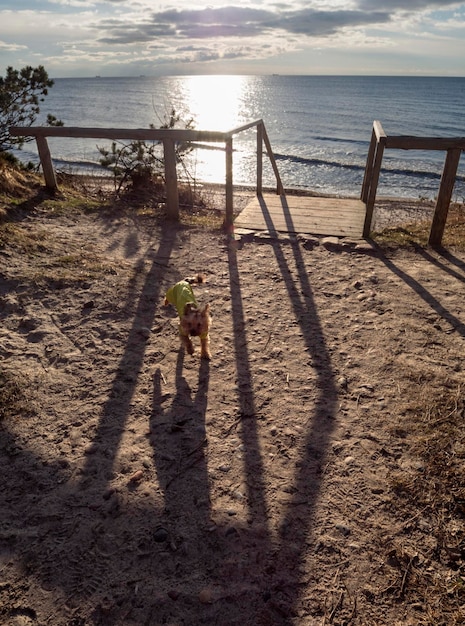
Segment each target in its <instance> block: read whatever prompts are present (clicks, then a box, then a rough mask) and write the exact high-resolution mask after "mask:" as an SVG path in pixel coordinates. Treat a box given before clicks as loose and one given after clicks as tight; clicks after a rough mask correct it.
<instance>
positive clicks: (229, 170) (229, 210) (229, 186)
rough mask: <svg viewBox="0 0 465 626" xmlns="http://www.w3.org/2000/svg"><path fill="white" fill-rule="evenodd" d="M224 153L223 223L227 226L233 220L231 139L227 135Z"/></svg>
mask: <svg viewBox="0 0 465 626" xmlns="http://www.w3.org/2000/svg"><path fill="white" fill-rule="evenodd" d="M225 153H226V216H225V225H226V227H229V226H231V225H232V223H233V221H234V210H233V140H232V137H228V138H227V139H226V142H225Z"/></svg>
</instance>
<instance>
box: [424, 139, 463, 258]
mask: <svg viewBox="0 0 465 626" xmlns="http://www.w3.org/2000/svg"><path fill="white" fill-rule="evenodd" d="M461 153H462V150H461V149H460V148H453V149H450V150H448V151H447V155H446V161H445V163H444V169H443V171H442V177H441V185H440V187H439V193H438V199H437V201H436V208H435V210H434V216H433V223H432V224H431V230H430V234H429V241H428V243H429V245H430V246H440V245H441V242H442V236H443V234H444V228H445V226H446V221H447V214H448V212H449V205H450V201H451V198H452V192H453V190H454V184H455V177H456V175H457V168H458V165H459V161H460V155H461Z"/></svg>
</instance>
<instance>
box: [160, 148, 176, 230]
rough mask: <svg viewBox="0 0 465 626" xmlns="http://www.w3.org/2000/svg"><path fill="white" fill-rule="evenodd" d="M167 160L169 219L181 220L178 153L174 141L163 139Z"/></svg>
mask: <svg viewBox="0 0 465 626" xmlns="http://www.w3.org/2000/svg"><path fill="white" fill-rule="evenodd" d="M163 151H164V159H165V187H166V208H167V214H168V218H169V219H173V220H179V195H178V177H177V174H176V152H175V149H174V141H173V140H172V139H163Z"/></svg>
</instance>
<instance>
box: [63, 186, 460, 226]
mask: <svg viewBox="0 0 465 626" xmlns="http://www.w3.org/2000/svg"><path fill="white" fill-rule="evenodd" d="M65 176H69V177H71V178H72V179H75V180H77V181H79V182H81V183H83V184H84V186H86V185H89V183H91V186H92V187H93V188H94V189H93V190H94V191H96V190H97V188H98V185H99V183H105V187H108V186H111V188H112V189H113V183H112V179H109V177H107V176H93V175H86V174H65ZM183 182H185V181H179V183H180V184H182V183H183ZM192 187H193V189H194V190H195V191H196V192H197V193H198V194H199V196H200V197H201V198H202V199H203V200H204V201H205V202H206V204H207V205H214V206H212V207H211V208H216V209H220V210H223V211H224V210H225V207H226V189H225V184H224V183H208V182H207V183H206V182H202V181H196V182H195V184H193V185H192ZM275 191H276V188H275V187H263V192H264V193H275ZM284 191H285V193H286V194H288V195H298V196H309V197H318V198H358V196H357V195H353V196H349V195H342V194H323V193H319V192H316V191H312V190H311V189H302V188H285V190H284ZM254 196H255V186H252V185H233V203H234V215H235V216H237V215H238V214H239V213H241V211H242V210H243V209H244V208H245V207H246V206H247V204H248V203H249V202H250V201H251V199H252V198H253V197H254ZM435 204H436V203H435V201H434V200H429V199H421V198H410V197H404V198H399V197H394V196H378V197H377V199H376V202H375V208H374V214H373V230H374V231H376V230H382V229H384V228H390V227H395V226H399V225H400V224H407V223H412V222H418V221H428V220H431V219H432V217H433V214H434V209H435ZM452 204H453V202H451V205H452Z"/></svg>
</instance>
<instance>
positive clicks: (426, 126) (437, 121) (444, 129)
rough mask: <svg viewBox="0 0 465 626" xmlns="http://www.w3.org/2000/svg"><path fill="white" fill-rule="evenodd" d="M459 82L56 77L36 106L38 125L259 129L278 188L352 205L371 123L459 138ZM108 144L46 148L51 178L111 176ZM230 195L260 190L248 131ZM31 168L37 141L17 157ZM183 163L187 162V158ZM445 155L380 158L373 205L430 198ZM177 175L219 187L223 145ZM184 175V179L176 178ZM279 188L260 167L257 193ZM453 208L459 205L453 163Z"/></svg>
mask: <svg viewBox="0 0 465 626" xmlns="http://www.w3.org/2000/svg"><path fill="white" fill-rule="evenodd" d="M464 103H465V78H452V77H447V78H442V77H411V76H409V77H393V76H389V77H387V76H382V77H381V76H380V77H377V76H300V75H299V76H283V75H267V76H237V75H231V76H229V75H228V76H226V75H225V76H218V75H211V76H210V75H208V76H172V77H148V76H137V77H130V78H129V77H126V78H107V77H99V76H96V77H93V78H57V79H55V82H54V86H53V87H52V88H51V89H50V90H49V93H48V95H47V96H46V97H45V98H44V100H43V102H41V105H40V108H41V112H40V115H39V118H38V120H37V123H38V124H41V123H44V120H45V119H46V116H47V114H52V115H54V116H56V117H57V118H59V119H60V120H61V121H62V122H63V123H64V125H65V126H82V127H109V128H149V127H150V125H153V126H155V127H156V128H158V127H160V126H161V125H162V124H164V123H165V122H166V120H167V119H168V118H169V116H170V113H171V112H172V111H174V112H175V113H176V115H177V116H179V118H180V122H179V125H180V126H181V127H183V126H185V125H186V124H187V123H188V122H189V121H190V120H192V122H191V123H192V127H193V128H196V129H198V130H219V131H229V130H232V129H234V128H237V127H240V126H243V125H246V124H248V123H249V122H252V121H255V120H259V119H261V120H263V122H264V124H265V128H266V131H267V134H268V137H269V139H270V143H271V147H272V150H273V152H274V155H275V158H276V161H277V166H278V169H279V172H280V175H281V179H282V181H283V184H284V187H285V188H288V189H296V190H305V191H311V192H315V193H319V194H331V195H333V194H335V195H338V196H349V197H358V196H359V195H360V191H361V185H362V181H363V174H364V169H365V163H366V158H367V152H368V146H369V142H370V138H371V132H372V127H373V121H374V120H378V121H380V122H381V124H382V126H383V128H384V131H385V132H386V134H387V135H416V136H420V137H426V136H428V137H465V111H464ZM109 144H111V142H109V141H108V140H101V141H99V140H95V139H94V140H83V139H77V138H68V139H58V138H50V139H49V146H50V150H51V154H52V159H53V161H54V164H55V167H56V168H57V170H61V171H66V172H69V173H95V174H99V175H101V174H102V173H106V174H108V171H107V170H105V169H103V168H102V166H101V165H100V159H101V154H100V151H99V148H102V147H103V148H109ZM233 149H234V152H233V182H234V185H241V186H242V185H243V186H249V185H250V186H253V185H254V184H255V180H256V133H255V130H254V129H251V130H248V131H244V132H241V133H238V134H237V135H235V136H234V142H233ZM20 157H21V159H22V160H23V161H33V162H36V163H37V159H38V157H37V151H36V148H35V142H32V143H27V144H25V146H24V149H23V150H22V151H21V154H20ZM186 158H187V157H186ZM444 160H445V153H444V152H442V151H414V150H408V151H398V150H392V149H390V150H386V151H385V154H384V158H383V164H382V170H381V176H380V182H379V187H378V195H379V196H387V197H393V198H414V199H419V198H422V199H423V198H427V199H434V198H435V197H436V196H437V192H438V189H439V184H440V179H441V173H442V169H443V165H444ZM183 171H184V173H185V172H188V175H189V176H190V177H191V178H192V179H194V180H196V181H198V182H202V183H224V181H225V153H224V146H223V145H221V144H201V145H199V146H197V147H196V148H195V150H193V151H192V152H191V153H190V155H189V156H188V162H187V163H185V164H184V165H183ZM180 175H181V176H182V173H180ZM274 184H275V179H274V175H273V172H272V168H271V166H270V165H269V163H268V159H266V158H264V185H265V186H270V187H272V186H273V185H274ZM453 199H454V200H455V201H458V202H463V201H464V199H465V159H463V158H462V159H461V162H460V164H459V170H458V176H457V180H456V184H455V187H454V192H453Z"/></svg>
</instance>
